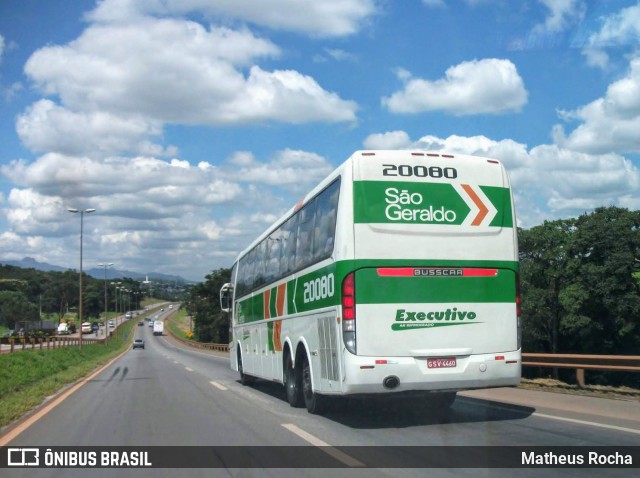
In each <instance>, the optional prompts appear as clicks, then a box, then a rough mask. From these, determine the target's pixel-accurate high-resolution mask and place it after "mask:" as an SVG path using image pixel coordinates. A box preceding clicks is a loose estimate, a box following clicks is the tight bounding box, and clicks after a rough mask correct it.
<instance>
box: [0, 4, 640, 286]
mask: <svg viewBox="0 0 640 478" xmlns="http://www.w3.org/2000/svg"><path fill="white" fill-rule="evenodd" d="M639 131H640V3H639V2H637V1H623V0H619V1H606V0H593V1H588V0H524V1H518V2H513V1H509V0H495V1H493V0H491V1H490V0H401V1H391V0H380V1H378V0H323V1H322V2H316V1H313V0H244V1H241V2H238V1H236V0H102V1H97V2H96V1H89V0H82V1H66V2H49V1H45V0H1V1H0V145H1V147H0V259H5V260H6V259H21V258H22V257H25V256H30V257H34V258H36V259H37V260H39V261H44V262H50V263H53V264H57V265H62V266H68V267H70V268H75V267H77V249H78V229H79V221H78V217H77V216H75V215H71V214H70V213H69V212H67V208H69V207H74V208H95V209H96V212H95V213H93V214H91V215H89V216H86V217H85V230H84V232H85V241H84V251H85V253H84V260H85V264H87V267H91V266H93V265H95V264H97V263H99V262H113V263H115V264H116V267H118V268H120V269H129V270H136V271H140V272H143V273H144V272H151V271H157V272H164V273H174V274H180V275H182V276H184V277H186V278H188V279H193V280H201V279H202V278H203V277H204V276H205V275H206V274H207V273H209V272H210V271H211V270H213V269H216V268H218V267H228V266H230V264H231V263H232V262H233V259H234V258H235V256H236V254H237V253H238V252H239V251H240V250H242V249H243V248H244V247H245V246H246V245H247V244H248V243H249V242H250V241H251V240H252V239H254V238H255V237H256V236H257V235H258V234H259V233H260V232H262V230H264V229H265V228H266V227H267V226H268V225H269V224H270V223H271V222H272V221H273V220H275V219H276V218H277V217H279V216H280V215H281V214H282V213H283V212H285V211H286V210H287V209H289V208H290V207H291V206H292V205H293V204H295V203H296V202H297V201H298V199H299V198H300V197H302V195H304V193H305V192H306V191H308V190H309V189H310V188H311V187H313V186H314V185H315V184H316V183H317V182H318V181H319V180H320V179H322V178H323V177H324V176H326V175H327V174H328V173H329V172H330V171H331V170H332V169H333V168H335V167H336V166H337V165H339V164H340V163H341V162H343V161H344V160H345V159H346V158H347V157H348V156H349V155H350V154H351V153H352V152H353V151H355V150H358V149H363V148H366V149H428V150H434V151H448V152H452V153H456V152H458V153H467V154H478V155H484V156H490V157H496V158H498V159H500V160H501V161H503V162H504V164H505V165H506V166H507V168H508V170H509V173H510V176H511V181H512V186H513V189H514V194H515V198H516V211H517V216H518V222H519V224H520V225H521V226H523V227H531V226H534V225H537V224H540V223H541V222H542V221H544V220H545V219H555V218H563V217H572V216H575V215H578V214H581V213H583V212H585V211H590V210H592V209H594V208H596V207H598V206H608V205H618V206H622V207H627V208H630V209H639V208H640V173H639V169H638V168H639V167H640V162H639V156H638V152H639V151H640V134H638V132H639Z"/></svg>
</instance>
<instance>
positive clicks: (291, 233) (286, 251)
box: [280, 214, 299, 277]
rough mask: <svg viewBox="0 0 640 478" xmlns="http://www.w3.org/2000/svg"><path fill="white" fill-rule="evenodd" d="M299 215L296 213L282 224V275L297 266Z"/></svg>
mask: <svg viewBox="0 0 640 478" xmlns="http://www.w3.org/2000/svg"><path fill="white" fill-rule="evenodd" d="M298 217H299V216H298V214H294V215H293V216H292V217H291V218H290V219H289V220H288V221H287V222H285V223H284V224H283V226H282V255H281V256H280V276H281V277H284V276H286V275H287V274H289V273H291V272H293V269H294V268H295V257H296V236H297V231H298Z"/></svg>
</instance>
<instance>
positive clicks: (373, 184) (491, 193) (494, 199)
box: [353, 181, 513, 227]
mask: <svg viewBox="0 0 640 478" xmlns="http://www.w3.org/2000/svg"><path fill="white" fill-rule="evenodd" d="M479 188H480V190H481V191H482V193H484V194H485V195H486V197H487V199H488V200H489V201H490V202H491V205H493V207H495V209H496V211H497V212H496V215H495V216H494V217H493V219H492V220H491V223H490V224H488V226H490V227H513V220H512V212H511V211H512V210H511V193H510V191H509V189H507V188H501V187H494V186H479ZM460 194H461V193H459V192H458V191H457V190H456V189H455V188H454V187H453V185H451V184H449V183H416V182H401V181H354V183H353V208H354V222H355V223H370V224H437V225H449V226H459V225H461V224H462V223H463V222H464V221H465V219H467V216H469V214H470V213H471V212H472V211H471V208H470V207H469V206H468V204H467V202H465V200H464V199H463V198H462V197H461V196H460ZM463 194H464V193H463ZM465 195H468V194H465ZM477 199H478V200H480V198H477ZM467 200H468V201H471V202H475V200H472V198H471V197H467ZM485 206H488V205H485ZM473 214H474V215H475V214H476V212H474V213H473Z"/></svg>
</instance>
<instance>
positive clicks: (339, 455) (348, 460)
mask: <svg viewBox="0 0 640 478" xmlns="http://www.w3.org/2000/svg"><path fill="white" fill-rule="evenodd" d="M282 426H283V427H284V428H286V429H287V430H289V431H290V432H291V433H294V434H296V435H298V436H299V437H300V438H302V439H303V440H304V441H306V442H309V443H311V444H312V445H313V446H317V447H319V448H320V449H321V450H322V451H324V452H325V453H326V454H327V455H330V456H332V457H333V458H335V459H336V460H338V461H340V462H342V463H344V464H345V465H347V466H350V467H365V466H366V465H365V464H364V463H362V462H361V461H358V460H356V459H355V458H353V457H352V456H349V455H347V454H346V453H343V452H341V451H340V450H338V449H336V448H334V447H332V446H331V445H329V444H328V443H327V442H325V441H322V440H320V438H317V437H314V436H313V435H312V434H310V433H307V432H305V431H304V430H303V429H301V428H298V427H297V426H295V425H293V424H292V423H282Z"/></svg>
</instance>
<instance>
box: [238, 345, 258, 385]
mask: <svg viewBox="0 0 640 478" xmlns="http://www.w3.org/2000/svg"><path fill="white" fill-rule="evenodd" d="M238 373H239V374H240V383H241V384H242V385H245V386H246V385H251V384H252V383H253V380H254V379H253V377H252V376H251V375H247V374H246V373H244V370H243V368H242V353H240V351H239V350H238Z"/></svg>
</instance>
